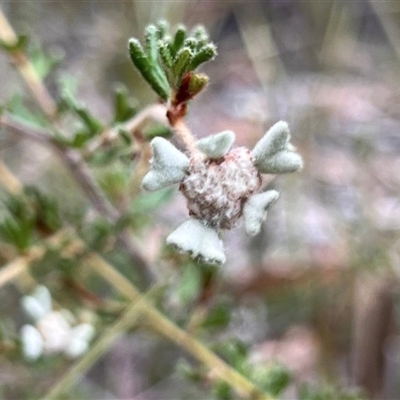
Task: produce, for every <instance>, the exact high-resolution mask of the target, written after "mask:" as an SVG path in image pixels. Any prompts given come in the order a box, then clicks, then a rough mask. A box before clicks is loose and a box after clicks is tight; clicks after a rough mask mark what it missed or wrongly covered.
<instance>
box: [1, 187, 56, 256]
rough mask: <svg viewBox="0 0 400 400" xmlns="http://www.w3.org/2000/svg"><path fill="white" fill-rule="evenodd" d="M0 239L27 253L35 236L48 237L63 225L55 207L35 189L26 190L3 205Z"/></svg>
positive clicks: (6, 200) (9, 198)
mask: <svg viewBox="0 0 400 400" xmlns="http://www.w3.org/2000/svg"><path fill="white" fill-rule="evenodd" d="M2 203H3V204H2V206H3V207H2V210H1V213H0V218H1V220H0V238H2V239H3V240H4V241H6V242H8V243H10V244H12V245H14V246H15V247H16V248H17V249H18V250H20V251H24V250H26V249H27V248H28V247H29V246H30V244H31V242H32V240H33V239H34V236H35V234H39V235H40V236H47V235H49V234H51V233H54V232H56V231H57V230H58V229H59V228H60V227H61V225H62V222H61V218H60V214H59V208H58V204H57V203H56V202H55V201H54V200H53V199H51V198H50V197H48V196H47V195H45V194H43V193H41V192H40V191H39V190H38V189H37V188H35V187H27V188H25V190H24V194H23V195H21V196H17V195H10V196H8V197H7V198H6V199H4V200H3V202H2Z"/></svg>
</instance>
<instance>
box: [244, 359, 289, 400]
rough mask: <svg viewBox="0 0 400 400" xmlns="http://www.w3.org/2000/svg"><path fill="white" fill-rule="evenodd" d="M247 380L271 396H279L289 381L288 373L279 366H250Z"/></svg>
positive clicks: (284, 368)
mask: <svg viewBox="0 0 400 400" xmlns="http://www.w3.org/2000/svg"><path fill="white" fill-rule="evenodd" d="M250 371H251V373H250V374H249V376H248V377H249V378H250V379H251V380H252V381H253V382H254V383H255V384H256V385H258V386H259V387H260V389H262V390H264V391H266V392H268V393H270V394H271V395H272V396H279V395H280V394H281V393H282V392H283V391H284V390H285V389H286V388H287V386H288V385H289V383H290V381H291V374H290V371H289V370H288V369H287V368H286V367H284V366H283V365H280V364H275V363H273V364H271V365H260V364H257V365H252V366H251V368H250Z"/></svg>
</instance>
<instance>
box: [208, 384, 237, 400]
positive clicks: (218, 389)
mask: <svg viewBox="0 0 400 400" xmlns="http://www.w3.org/2000/svg"><path fill="white" fill-rule="evenodd" d="M213 393H214V395H215V397H216V398H217V399H220V400H233V399H235V396H234V393H233V390H232V388H231V387H230V385H229V384H228V383H227V382H224V381H218V382H217V383H215V384H214V387H213Z"/></svg>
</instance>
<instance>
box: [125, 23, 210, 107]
mask: <svg viewBox="0 0 400 400" xmlns="http://www.w3.org/2000/svg"><path fill="white" fill-rule="evenodd" d="M129 52H130V56H131V59H132V62H133V64H134V65H135V67H136V68H137V69H138V70H139V72H140V73H141V75H142V76H143V78H144V79H145V80H146V81H147V82H148V83H149V85H150V86H151V87H152V89H153V90H154V91H155V92H156V93H157V94H158V96H159V97H160V98H161V99H163V100H164V101H167V100H168V99H171V100H172V101H173V102H174V101H182V99H180V97H182V96H183V95H185V96H186V98H187V100H188V99H190V98H192V97H194V96H195V95H196V94H197V93H199V92H200V91H201V90H202V89H203V88H204V87H205V86H206V84H207V83H208V77H207V76H206V75H204V74H199V73H197V72H195V71H196V69H197V68H198V67H200V66H201V65H202V64H204V63H205V62H207V61H210V60H212V59H213V58H214V57H215V56H216V54H217V51H216V47H215V45H214V44H213V43H212V42H210V40H209V36H208V33H207V31H206V30H205V29H204V27H202V26H198V27H196V28H194V29H193V30H192V31H191V32H188V31H187V28H186V27H185V26H183V25H180V26H178V27H177V29H176V30H175V33H174V34H171V32H170V30H169V26H168V24H167V23H166V22H165V21H161V22H158V23H157V24H155V25H153V24H152V25H149V26H147V28H146V31H145V44H144V46H143V45H142V44H141V43H140V41H139V40H138V39H136V38H132V39H130V40H129ZM183 92H185V93H183Z"/></svg>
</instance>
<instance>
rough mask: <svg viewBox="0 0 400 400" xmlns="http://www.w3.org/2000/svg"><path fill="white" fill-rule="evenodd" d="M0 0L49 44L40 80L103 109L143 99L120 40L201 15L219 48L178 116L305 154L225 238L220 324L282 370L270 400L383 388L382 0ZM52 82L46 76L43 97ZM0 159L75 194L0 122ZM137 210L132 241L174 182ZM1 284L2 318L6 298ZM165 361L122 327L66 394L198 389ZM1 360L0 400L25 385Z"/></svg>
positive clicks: (394, 300)
mask: <svg viewBox="0 0 400 400" xmlns="http://www.w3.org/2000/svg"><path fill="white" fill-rule="evenodd" d="M0 4H1V7H2V9H3V12H4V13H5V14H6V15H7V17H8V18H9V20H10V22H11V23H12V25H13V26H14V28H15V30H16V31H17V32H19V33H29V35H30V36H31V41H32V42H35V43H41V45H42V46H43V48H44V49H46V50H48V51H52V52H54V53H55V54H59V55H61V54H62V55H63V57H64V58H63V61H62V62H61V64H60V66H59V67H58V70H57V72H56V73H57V74H58V75H59V74H69V75H72V76H74V77H75V78H77V79H78V82H79V86H78V94H79V98H80V99H81V100H83V101H84V102H85V103H86V105H87V106H88V107H89V108H90V109H91V110H92V112H93V113H94V114H95V115H97V116H99V118H100V119H104V120H109V119H110V118H111V116H112V90H113V88H114V87H115V85H116V84H118V83H124V84H125V85H126V86H127V87H128V88H129V91H130V92H131V93H132V94H133V95H134V96H135V97H136V99H137V100H138V102H139V103H140V104H141V105H147V104H150V103H151V102H153V101H154V100H155V97H154V94H153V93H152V92H151V91H150V89H149V88H148V86H147V84H146V83H145V82H144V81H143V79H142V78H141V77H140V76H139V75H138V74H137V73H136V71H135V70H134V68H133V66H132V64H131V62H130V60H129V59H128V52H127V40H128V38H130V37H132V36H134V37H140V38H142V32H143V29H144V27H145V26H146V25H147V24H148V23H151V22H156V21H157V20H158V19H160V18H163V19H166V20H167V21H169V23H170V24H171V25H175V24H177V23H180V22H182V23H184V24H186V25H187V26H188V27H194V26H196V25H197V24H203V25H205V26H206V28H207V29H208V30H209V32H210V36H211V38H212V40H213V41H214V43H216V45H217V46H218V53H219V55H218V57H217V58H216V60H215V61H213V62H211V63H209V64H207V65H206V66H205V67H204V69H203V71H204V72H206V73H207V74H208V76H209V77H210V84H209V87H208V89H207V90H206V91H205V92H204V93H203V94H201V95H200V96H199V97H198V98H196V100H195V101H194V102H193V103H192V104H191V107H190V110H189V115H188V124H189V125H190V127H191V128H192V130H193V132H194V133H195V135H196V136H197V137H203V136H206V135H209V134H212V133H216V132H218V131H221V130H226V129H230V130H233V131H235V132H236V136H237V144H240V145H246V146H249V147H250V148H251V147H252V146H253V145H254V144H255V143H256V142H257V140H258V139H259V138H260V137H261V136H262V135H263V134H264V132H265V131H266V130H267V129H268V128H269V127H270V126H271V125H272V124H273V123H275V122H276V121H278V120H280V119H283V120H286V121H288V122H289V126H290V127H291V133H292V143H293V144H294V145H295V146H296V147H297V148H298V150H299V152H300V153H301V154H302V156H303V158H304V161H305V168H304V170H303V171H302V172H301V173H298V174H295V175H293V176H292V175H290V176H280V177H277V178H276V179H272V180H271V182H270V184H269V188H274V189H276V190H278V191H280V192H281V197H280V199H279V201H278V202H277V204H276V205H275V206H274V207H273V208H272V209H271V210H270V212H269V215H268V219H267V221H266V223H265V224H264V228H263V231H262V233H261V234H260V235H259V236H257V237H255V238H252V239H250V238H249V237H247V236H246V235H245V233H244V229H243V228H239V229H236V230H234V231H231V232H228V233H227V234H226V235H225V244H226V249H227V257H228V261H227V263H226V265H224V266H223V267H222V268H221V270H220V271H219V276H218V280H219V285H218V290H217V293H216V295H215V297H216V298H218V301H220V299H223V301H225V302H226V304H228V305H227V306H226V307H227V310H228V311H229V313H230V322H229V325H228V326H227V327H226V329H225V331H224V333H223V335H225V336H226V335H228V336H229V335H230V336H234V337H237V338H239V339H240V340H241V341H243V343H245V344H246V345H247V346H248V348H249V349H250V353H251V355H252V357H254V358H255V359H257V360H266V361H268V360H271V359H274V360H277V361H279V362H282V363H283V364H284V365H286V366H287V367H288V368H289V370H290V371H291V373H292V374H293V376H294V381H293V382H294V383H293V384H292V385H291V386H290V387H289V388H288V389H287V390H286V391H285V393H284V394H283V396H282V398H286V399H294V398H297V397H296V396H297V395H296V389H295V387H296V384H299V383H301V382H311V383H313V382H317V383H318V384H321V382H322V383H323V384H326V385H333V386H336V385H339V386H341V387H348V388H352V387H360V388H362V389H363V391H364V392H365V393H366V394H367V397H368V398H374V399H400V346H399V343H400V336H399V317H400V311H399V310H400V309H399V305H400V303H399V296H398V294H399V273H400V197H399V196H400V109H399V103H400V2H396V1H378V0H377V1H373V0H371V1H368V0H354V1H351V0H348V1H341V0H325V1H314V2H313V1H308V0H304V1H302V0H252V1H218V0H216V1H205V0H203V1H201V0H199V1H189V0H188V1H134V0H131V1H128V0H121V1H119V0H114V1H102V0H97V1H96V0H93V1H91V0H88V1H72V0H70V1H56V0H54V1H52V0H50V1H41V0H39V1H18V0H12V1H4V0H2V1H1V2H0ZM55 81H56V79H55V74H54V75H53V74H50V75H49V77H48V78H47V80H46V84H47V85H48V87H49V89H50V91H54V93H55ZM0 83H1V85H0V86H1V91H0V101H1V102H3V101H6V100H7V99H9V98H10V97H12V96H14V95H15V93H22V88H23V84H22V83H21V81H20V78H19V76H18V75H17V73H16V72H15V71H14V69H13V68H12V66H11V65H10V63H9V62H8V59H7V56H6V55H5V54H0ZM0 157H1V158H2V160H3V161H4V162H5V163H6V164H7V165H8V166H9V167H10V168H11V169H12V170H13V171H14V172H15V174H16V175H17V176H19V177H20V178H21V180H22V181H23V182H24V183H27V184H33V183H34V184H38V185H39V186H40V187H42V188H44V189H45V190H46V191H47V192H49V193H52V194H53V195H54V196H56V197H57V198H58V199H60V200H62V201H61V203H62V204H63V206H65V207H67V208H68V207H69V208H74V207H78V206H79V204H80V203H81V202H82V201H83V200H82V199H81V194H80V193H78V192H77V189H76V187H75V186H74V185H73V184H72V182H71V181H70V178H69V177H68V176H67V173H66V172H65V171H64V170H63V168H62V167H61V166H60V165H59V163H58V162H57V161H56V160H55V159H54V156H53V155H52V154H51V153H50V152H49V151H48V150H45V149H43V147H40V146H39V145H36V144H35V145H32V143H30V142H24V141H20V140H17V139H15V138H14V137H13V136H12V135H11V134H7V133H6V132H1V134H0ZM101 173H102V171H101V170H100V171H99V174H101ZM111 181H112V180H111ZM66 188H67V189H66ZM175 195H176V196H175ZM154 215H155V216H154V219H153V220H152V222H151V223H150V224H149V225H147V226H146V230H145V232H146V233H145V235H147V237H150V238H153V237H157V238H158V237H161V238H163V237H165V236H166V235H167V234H168V233H169V232H170V231H171V230H172V228H173V227H174V226H176V225H177V224H178V223H180V222H181V221H183V220H184V219H185V218H186V215H187V211H186V208H185V203H184V199H183V198H182V197H181V196H180V195H179V194H178V193H176V192H174V194H173V197H172V198H171V200H170V201H169V202H167V203H165V204H163V205H162V206H160V207H159V208H158V209H157V211H156V213H155V214H154ZM2 290H4V289H2ZM5 293H6V292H3V295H0V298H1V299H3V305H4V306H2V307H1V308H2V309H3V311H2V316H3V317H4V318H7V316H8V317H9V316H10V315H11V316H12V312H13V311H12V310H13V309H15V301H16V300H15V299H17V298H18V294H16V293H14V292H13V296H11V298H12V299H14V300H10V298H9V297H7V296H9V293H8V292H7V294H5ZM19 296H20V295H19ZM5 297H7V299H8V300H7V299H5ZM13 301H14V302H13ZM173 306H174V307H177V306H176V304H175V303H174V305H173ZM3 307H4V308H3ZM13 307H14V308H13ZM171 307H172V306H171ZM182 307H183V306H181V309H182ZM178 308H179V307H178ZM183 309H184V307H183ZM174 312H178V311H176V310H175V311H174ZM155 355H156V356H155ZM182 356H183V354H182V352H181V351H178V350H176V348H174V347H173V346H172V345H170V344H169V343H167V342H165V341H163V340H160V339H159V338H156V337H155V336H154V335H151V334H149V333H146V332H136V333H133V334H129V335H128V334H127V335H125V336H124V338H123V339H122V340H120V341H119V342H118V344H117V345H116V346H114V348H113V349H112V350H111V351H110V352H108V353H107V354H105V355H104V356H103V357H102V359H101V361H100V362H98V363H97V364H96V365H95V366H94V367H93V368H92V369H91V371H90V372H89V374H88V375H87V377H86V378H85V379H84V382H83V386H84V387H85V391H84V393H86V394H85V396H86V397H85V396H83V398H104V399H105V398H107V399H111V398H115V399H117V398H121V399H143V400H147V399H155V400H156V399H167V398H168V399H178V398H179V399H180V398H182V399H184V398H186V399H191V398H199V399H204V398H212V397H211V395H208V394H207V393H208V392H207V391H204V389H201V388H197V389H196V388H194V387H193V385H191V384H189V383H187V382H186V381H185V380H183V379H182V378H181V377H179V376H177V375H176V373H175V372H174V365H175V364H176V360H177V359H178V358H179V357H182ZM14 367H15V366H14ZM14 367H13V366H12V365H10V364H8V363H6V362H5V363H4V365H3V367H2V372H1V373H0V381H2V383H1V384H2V385H3V384H5V383H6V382H7V384H8V385H11V387H12V388H14V389H10V388H9V386H7V385H6V386H7V387H8V389H7V390H5V391H4V397H3V398H11V397H10V396H12V394H13V393H14V395H15V393H20V392H18V390H17V389H15V388H18V387H20V386H21V385H22V386H24V385H25V387H28V386H29V384H32V382H30V381H29V379H30V378H29V376H28V377H27V376H25V375H24V374H23V373H22V372H21V371H20V372H21V374H20V375H18V373H17V372H16V371H15V368H14ZM42 372H43V373H44V374H47V373H48V372H45V370H44V371H42ZM39 376H40V373H39ZM10 382H11V383H10ZM29 382H30V383H29ZM13 390H14V391H13ZM319 398H321V399H323V398H328V397H319Z"/></svg>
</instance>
